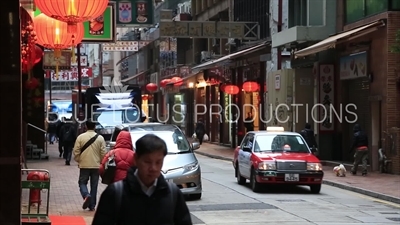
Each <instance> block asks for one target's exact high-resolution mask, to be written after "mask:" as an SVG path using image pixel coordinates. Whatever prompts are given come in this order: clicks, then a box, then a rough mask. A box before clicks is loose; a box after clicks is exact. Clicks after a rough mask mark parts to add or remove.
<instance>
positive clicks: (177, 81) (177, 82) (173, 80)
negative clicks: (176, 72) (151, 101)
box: [171, 77, 183, 86]
mask: <svg viewBox="0 0 400 225" xmlns="http://www.w3.org/2000/svg"><path fill="white" fill-rule="evenodd" d="M171 83H173V84H174V86H181V85H182V84H183V79H182V78H180V77H173V78H171Z"/></svg>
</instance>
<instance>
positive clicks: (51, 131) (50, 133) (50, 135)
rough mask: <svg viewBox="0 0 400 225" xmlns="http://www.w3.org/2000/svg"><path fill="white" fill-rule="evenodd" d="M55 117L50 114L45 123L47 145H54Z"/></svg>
mask: <svg viewBox="0 0 400 225" xmlns="http://www.w3.org/2000/svg"><path fill="white" fill-rule="evenodd" d="M57 120H58V118H57V116H56V115H54V114H51V115H50V116H49V118H48V121H47V130H46V131H47V135H48V141H49V144H51V145H52V144H54V141H56V133H57Z"/></svg>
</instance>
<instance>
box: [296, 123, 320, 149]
mask: <svg viewBox="0 0 400 225" xmlns="http://www.w3.org/2000/svg"><path fill="white" fill-rule="evenodd" d="M300 135H301V136H303V138H304V140H306V142H307V145H308V147H310V148H313V147H315V148H317V141H316V140H315V136H314V131H313V130H312V129H311V125H310V124H309V123H306V125H305V127H304V129H303V130H302V131H300Z"/></svg>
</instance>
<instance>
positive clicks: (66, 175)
mask: <svg viewBox="0 0 400 225" xmlns="http://www.w3.org/2000/svg"><path fill="white" fill-rule="evenodd" d="M48 146H49V147H48V153H49V156H50V159H49V160H40V161H39V160H28V163H27V165H28V168H29V169H46V170H49V172H50V176H51V180H50V182H51V183H50V185H51V187H50V213H49V214H50V215H68V216H82V217H84V218H85V220H86V221H87V224H90V223H91V220H92V218H93V215H94V212H90V211H86V210H83V209H82V203H83V200H82V197H81V196H80V193H79V187H78V174H79V169H78V166H77V164H76V163H75V162H71V166H66V165H65V161H64V159H61V158H59V157H58V145H57V144H55V145H48ZM105 187H106V185H104V184H101V183H99V188H98V198H97V199H99V196H100V194H101V193H102V192H103V190H104V189H105ZM88 188H89V185H88ZM45 195H46V193H42V196H43V197H42V198H45ZM26 196H27V194H25V195H24V192H23V202H24V201H26ZM24 198H25V199H24ZM23 205H24V203H23Z"/></svg>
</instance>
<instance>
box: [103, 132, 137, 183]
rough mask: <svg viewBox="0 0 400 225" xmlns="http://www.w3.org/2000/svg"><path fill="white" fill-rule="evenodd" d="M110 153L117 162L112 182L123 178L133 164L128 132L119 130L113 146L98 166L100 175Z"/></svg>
mask: <svg viewBox="0 0 400 225" xmlns="http://www.w3.org/2000/svg"><path fill="white" fill-rule="evenodd" d="M112 154H114V155H115V163H116V164H117V168H116V171H115V177H114V182H117V181H120V180H123V179H125V177H126V174H127V173H128V170H129V168H131V167H132V166H135V159H134V155H135V152H134V150H133V144H132V139H131V134H130V133H129V132H127V131H121V132H120V133H119V135H118V137H117V141H116V143H115V148H114V149H113V150H111V151H109V152H108V153H107V154H106V155H105V156H104V158H103V160H102V162H101V165H100V168H99V172H100V176H101V177H103V175H104V167H105V165H106V163H107V161H108V157H110V156H111V155H112Z"/></svg>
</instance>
